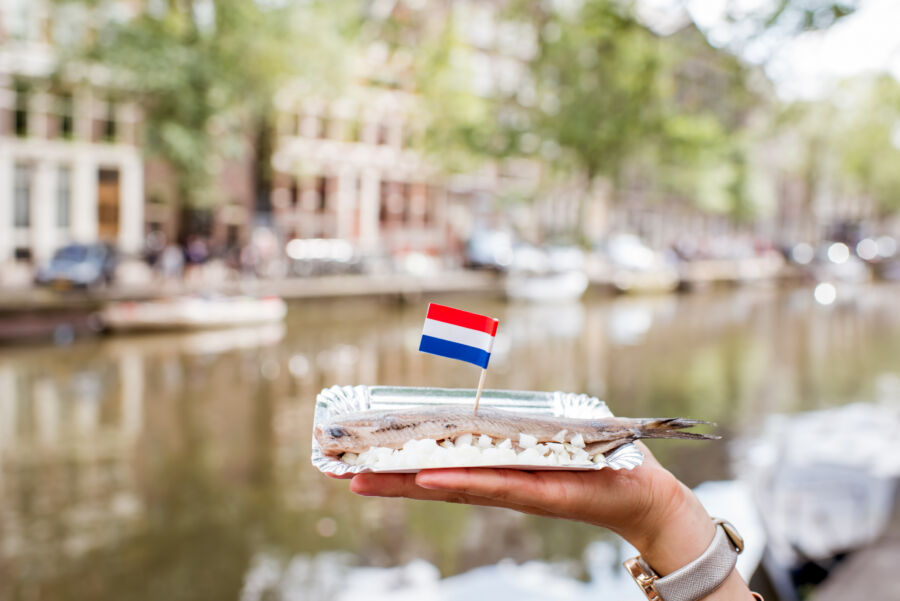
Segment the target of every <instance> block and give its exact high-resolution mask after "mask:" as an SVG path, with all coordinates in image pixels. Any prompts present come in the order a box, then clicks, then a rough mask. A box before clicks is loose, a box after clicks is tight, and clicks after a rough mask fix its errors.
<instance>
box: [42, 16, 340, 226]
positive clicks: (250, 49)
mask: <svg viewBox="0 0 900 601" xmlns="http://www.w3.org/2000/svg"><path fill="white" fill-rule="evenodd" d="M58 1H59V2H61V3H66V4H80V5H83V6H84V8H85V9H86V10H90V11H92V15H94V17H95V18H96V19H97V25H96V31H95V32H94V33H93V34H92V35H89V36H84V37H82V38H81V39H80V40H79V41H78V42H77V44H78V47H77V48H75V49H69V50H73V51H72V52H70V53H69V54H70V56H73V57H74V58H73V59H72V60H71V61H69V63H66V64H64V65H62V69H63V70H67V69H69V68H70V67H71V66H72V65H71V64H70V63H71V62H73V61H77V62H78V63H82V64H83V63H84V62H85V61H87V62H88V63H91V64H98V65H102V66H103V67H104V68H105V69H107V70H108V71H109V73H110V74H111V80H112V83H113V86H114V87H116V88H118V89H120V90H124V93H127V94H129V95H131V96H134V97H136V98H137V99H138V100H139V101H140V103H141V107H142V109H143V111H144V115H145V121H144V129H143V131H144V138H145V140H144V142H145V144H146V146H147V149H148V151H149V152H150V153H151V154H152V155H156V156H159V157H162V158H163V159H165V160H166V161H167V162H168V164H169V165H171V167H172V168H173V171H174V174H175V179H176V181H175V186H176V189H177V195H178V198H177V199H176V200H177V202H179V203H180V204H181V207H182V208H184V209H186V210H187V211H188V212H190V211H193V210H205V209H209V208H211V207H213V206H215V205H216V204H217V203H219V202H220V201H221V199H222V196H223V195H222V193H221V191H220V190H219V189H218V188H217V186H216V185H215V184H216V178H217V176H218V174H219V172H220V171H221V169H222V164H223V161H224V160H225V159H228V158H234V157H239V156H247V155H248V154H250V153H254V151H255V157H256V167H257V169H256V171H257V172H256V176H257V186H258V187H259V192H260V193H264V192H265V189H266V185H267V178H268V171H269V164H270V160H269V159H270V157H269V153H270V152H271V149H272V143H271V138H272V131H273V127H274V123H275V118H276V114H277V111H276V107H275V105H274V101H275V98H276V95H277V93H278V91H279V90H280V89H282V87H283V86H285V85H286V84H287V83H288V82H298V81H299V82H306V84H307V86H308V87H309V88H310V89H313V90H315V92H317V93H328V92H329V91H330V88H331V89H333V88H336V87H337V86H339V85H340V83H341V81H342V75H343V73H344V71H343V69H342V67H343V64H344V61H345V56H346V49H347V45H346V44H345V43H344V40H343V38H342V36H341V33H342V31H341V28H340V27H339V26H338V24H339V23H340V22H344V21H345V19H343V18H344V17H346V12H347V11H349V10H351V9H352V8H353V7H351V6H350V3H345V4H342V5H340V6H331V3H328V2H315V1H310V2H305V3H294V2H260V1H257V0H168V1H167V2H160V3H150V2H143V3H138V6H139V10H138V11H137V14H136V15H134V16H131V17H130V18H124V19H122V18H102V16H103V15H112V14H117V13H116V11H115V9H116V6H117V5H121V3H118V2H114V1H113V0H58ZM353 5H354V6H355V3H353Z"/></svg>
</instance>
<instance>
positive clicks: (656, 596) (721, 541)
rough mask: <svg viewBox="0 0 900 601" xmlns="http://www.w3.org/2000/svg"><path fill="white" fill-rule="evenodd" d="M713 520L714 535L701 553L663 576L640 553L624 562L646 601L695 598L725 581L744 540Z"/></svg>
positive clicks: (721, 522)
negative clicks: (714, 525)
mask: <svg viewBox="0 0 900 601" xmlns="http://www.w3.org/2000/svg"><path fill="white" fill-rule="evenodd" d="M713 521H714V522H715V524H716V535H715V536H714V537H713V540H712V542H711V543H710V544H709V546H708V547H707V548H706V550H705V551H704V552H703V554H702V555H700V557H698V558H697V559H695V560H694V561H692V562H691V563H689V564H687V565H686V566H684V567H682V568H679V569H678V570H675V571H674V572H672V573H671V574H669V575H667V576H665V577H664V578H661V577H660V576H659V574H657V573H656V572H655V571H654V570H653V568H651V567H650V566H649V565H647V562H646V561H644V560H643V558H641V556H640V555H639V556H637V557H632V558H631V559H627V560H626V561H625V564H624V565H625V569H626V570H628V573H629V574H631V577H632V578H634V581H635V582H636V583H637V585H638V586H639V587H640V589H641V591H642V592H643V593H644V595H646V596H647V599H648V600H649V601H699V599H702V598H703V597H705V596H707V595H708V594H710V593H711V592H713V591H714V590H716V589H717V588H718V587H719V586H720V585H721V584H722V583H723V582H725V579H726V578H728V575H729V574H731V570H733V569H734V565H735V563H737V556H738V554H740V552H741V551H743V550H744V539H743V538H741V535H740V534H739V533H738V531H737V529H736V528H735V527H734V526H732V525H731V524H730V523H729V522H727V521H725V520H722V519H718V518H713Z"/></svg>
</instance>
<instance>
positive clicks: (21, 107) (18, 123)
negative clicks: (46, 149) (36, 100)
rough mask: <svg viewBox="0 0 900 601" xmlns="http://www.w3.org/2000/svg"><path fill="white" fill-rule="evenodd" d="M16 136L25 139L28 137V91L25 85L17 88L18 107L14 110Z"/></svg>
mask: <svg viewBox="0 0 900 601" xmlns="http://www.w3.org/2000/svg"><path fill="white" fill-rule="evenodd" d="M13 119H14V121H15V130H16V135H17V136H19V137H20V138H24V137H25V136H27V135H28V89H27V88H26V87H25V86H24V85H17V86H16V106H15V110H14V117H13Z"/></svg>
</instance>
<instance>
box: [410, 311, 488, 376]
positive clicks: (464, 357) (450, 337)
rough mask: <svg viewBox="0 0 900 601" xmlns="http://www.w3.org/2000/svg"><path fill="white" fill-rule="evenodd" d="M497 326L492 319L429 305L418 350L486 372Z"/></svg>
mask: <svg viewBox="0 0 900 601" xmlns="http://www.w3.org/2000/svg"><path fill="white" fill-rule="evenodd" d="M498 323H499V322H498V321H497V320H496V319H494V318H493V317H487V316H485V315H478V314H477V313H469V312H468V311H461V310H459V309H454V308H452V307H445V306H444V305H438V304H435V303H429V304H428V313H427V314H426V315H425V326H424V327H423V328H422V341H421V342H420V343H419V350H420V351H422V352H423V353H431V354H432V355H440V356H441V357H449V358H451V359H459V360H460V361H467V362H469V363H474V364H475V365H478V366H479V367H481V368H482V369H487V366H488V361H490V360H491V347H493V345H494V336H495V335H496V334H497V324H498Z"/></svg>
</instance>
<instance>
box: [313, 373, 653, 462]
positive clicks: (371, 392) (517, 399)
mask: <svg viewBox="0 0 900 601" xmlns="http://www.w3.org/2000/svg"><path fill="white" fill-rule="evenodd" d="M474 399H475V390H474V389H470V388H419V387H411V386H332V387H331V388H325V389H323V390H322V392H320V393H319V395H318V396H317V397H316V413H315V416H314V418H313V429H315V427H316V426H317V425H318V424H321V423H323V422H325V421H326V420H328V419H329V418H330V417H332V416H336V415H342V414H345V413H352V412H354V411H366V410H368V409H403V408H407V407H413V406H422V405H471V404H472V402H473V401H474ZM481 405H482V406H486V407H498V408H502V409H507V410H510V411H522V412H527V413H545V414H547V415H553V416H559V417H575V418H582V419H585V418H598V417H612V412H610V410H609V408H608V407H607V406H606V403H604V402H603V401H601V400H600V399H597V398H596V397H592V396H588V395H586V394H572V393H568V392H534V391H528V390H485V391H483V392H482V394H481ZM643 462H644V456H643V454H642V453H641V451H640V449H638V448H637V447H636V446H635V445H634V444H632V443H627V444H624V445H622V446H620V447H618V448H616V449H615V450H613V451H611V452H609V453H606V454H605V462H601V463H597V464H595V465H593V466H571V467H570V466H547V465H523V464H516V465H498V466H495V467H508V468H512V469H520V470H569V471H572V470H597V469H602V468H604V467H609V468H612V469H614V470H619V469H626V470H630V469H633V468H635V467H637V466H639V465H641V464H642V463H643ZM312 463H313V465H314V466H316V467H317V468H318V469H319V470H320V471H322V472H325V473H329V474H335V475H339V476H342V475H345V474H359V473H363V472H379V473H389V472H415V471H418V470H373V469H371V468H368V467H365V466H361V465H349V464H346V463H343V462H341V461H338V460H337V459H334V458H333V457H327V456H326V455H324V454H323V453H322V449H321V447H320V446H319V443H318V442H317V441H316V438H315V436H313V439H312ZM482 467H484V466H482Z"/></svg>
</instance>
